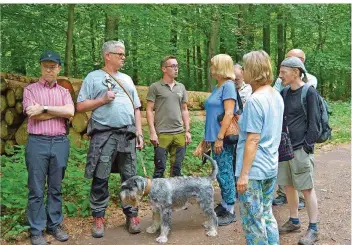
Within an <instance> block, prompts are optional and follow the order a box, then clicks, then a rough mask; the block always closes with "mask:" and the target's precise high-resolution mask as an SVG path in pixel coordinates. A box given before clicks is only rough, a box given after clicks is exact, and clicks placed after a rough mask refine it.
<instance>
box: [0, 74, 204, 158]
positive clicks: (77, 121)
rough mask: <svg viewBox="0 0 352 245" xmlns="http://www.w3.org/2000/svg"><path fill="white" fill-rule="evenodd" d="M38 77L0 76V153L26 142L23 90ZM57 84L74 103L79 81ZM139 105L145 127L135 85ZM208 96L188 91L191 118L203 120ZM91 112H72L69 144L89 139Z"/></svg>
mask: <svg viewBox="0 0 352 245" xmlns="http://www.w3.org/2000/svg"><path fill="white" fill-rule="evenodd" d="M37 81H38V78H29V77H25V76H19V75H14V74H9V73H3V72H2V73H1V86H0V88H1V95H0V96H1V131H0V133H1V154H11V152H12V149H13V146H14V145H16V144H18V145H23V144H25V143H26V142H27V137H28V133H27V121H28V120H27V118H26V116H25V115H24V114H23V105H22V100H23V89H24V87H25V86H27V85H28V84H30V83H34V82H37ZM58 83H59V84H60V85H61V86H63V87H65V88H67V89H68V90H69V91H70V94H71V96H72V99H73V101H74V102H76V100H77V96H78V93H79V90H80V88H81V85H82V79H75V78H68V77H59V78H58ZM137 91H138V95H139V98H140V100H141V103H142V124H143V125H144V126H145V125H147V120H146V113H145V107H146V97H147V92H148V87H146V86H137ZM208 96H209V93H204V92H194V91H188V98H189V103H188V108H189V110H190V114H191V117H196V118H200V119H204V116H205V112H204V104H203V103H204V99H205V98H206V97H208ZM90 116H91V112H87V113H85V112H75V116H74V117H73V119H72V121H71V125H70V129H69V134H70V136H71V143H73V144H75V145H77V146H80V145H81V140H88V136H87V134H86V132H87V125H88V120H89V119H90Z"/></svg>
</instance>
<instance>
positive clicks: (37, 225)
mask: <svg viewBox="0 0 352 245" xmlns="http://www.w3.org/2000/svg"><path fill="white" fill-rule="evenodd" d="M39 61H40V70H41V77H40V79H39V81H38V82H36V83H33V84H30V85H28V86H27V87H25V89H24V93H23V111H24V113H25V114H26V115H27V116H28V127H27V131H28V133H29V136H28V142H27V146H26V156H25V158H26V166H27V171H28V191H29V193H28V207H27V218H28V221H29V225H30V233H31V243H32V244H34V245H43V244H46V241H45V238H44V236H43V231H44V229H45V228H46V231H47V233H48V234H51V235H53V236H54V237H55V239H56V240H58V241H61V242H64V241H67V240H68V238H69V236H68V234H67V233H66V232H65V231H64V230H63V228H62V226H61V224H62V221H63V213H62V197H61V183H62V180H63V178H64V175H65V170H66V167H67V160H68V156H69V149H70V146H69V140H68V138H67V129H66V120H67V119H69V118H71V117H73V115H74V106H73V101H72V98H71V95H70V93H69V91H68V90H67V89H65V88H63V87H61V86H60V85H58V84H57V82H56V79H57V76H58V74H59V72H60V70H61V59H60V55H59V54H57V53H55V52H52V51H47V52H44V53H43V54H42V55H41V56H40V59H39ZM46 180H47V181H46ZM46 184H47V187H48V188H47V202H46V207H45V204H44V191H45V185H46Z"/></svg>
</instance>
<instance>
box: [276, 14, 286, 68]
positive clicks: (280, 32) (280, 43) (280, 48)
mask: <svg viewBox="0 0 352 245" xmlns="http://www.w3.org/2000/svg"><path fill="white" fill-rule="evenodd" d="M277 22H278V24H277V68H276V72H277V73H278V72H279V70H280V64H281V62H282V61H283V60H284V59H285V49H284V47H285V40H284V33H285V29H284V23H283V14H282V13H281V12H279V13H278V14H277Z"/></svg>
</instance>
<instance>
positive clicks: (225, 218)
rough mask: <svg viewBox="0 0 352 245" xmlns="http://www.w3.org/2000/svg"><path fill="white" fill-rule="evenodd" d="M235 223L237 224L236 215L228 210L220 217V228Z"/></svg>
mask: <svg viewBox="0 0 352 245" xmlns="http://www.w3.org/2000/svg"><path fill="white" fill-rule="evenodd" d="M233 222H236V215H234V214H232V213H230V212H229V211H227V210H226V209H225V211H224V212H223V213H222V214H221V216H218V225H219V226H225V225H229V224H231V223H233Z"/></svg>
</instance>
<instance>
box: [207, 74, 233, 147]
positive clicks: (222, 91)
mask: <svg viewBox="0 0 352 245" xmlns="http://www.w3.org/2000/svg"><path fill="white" fill-rule="evenodd" d="M228 99H232V100H235V101H237V92H236V87H235V84H234V82H233V81H231V80H228V81H226V82H225V83H224V84H222V85H221V86H220V87H219V88H216V87H215V88H214V90H213V92H212V93H211V94H210V96H209V97H208V98H207V99H206V101H205V110H206V116H205V138H204V139H205V141H208V142H215V141H216V138H217V135H218V133H219V131H220V128H221V125H220V123H219V122H218V120H217V116H218V115H221V114H222V113H224V111H225V109H224V101H225V100H228ZM237 110H238V103H237V102H236V104H235V108H234V113H235V112H237Z"/></svg>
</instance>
